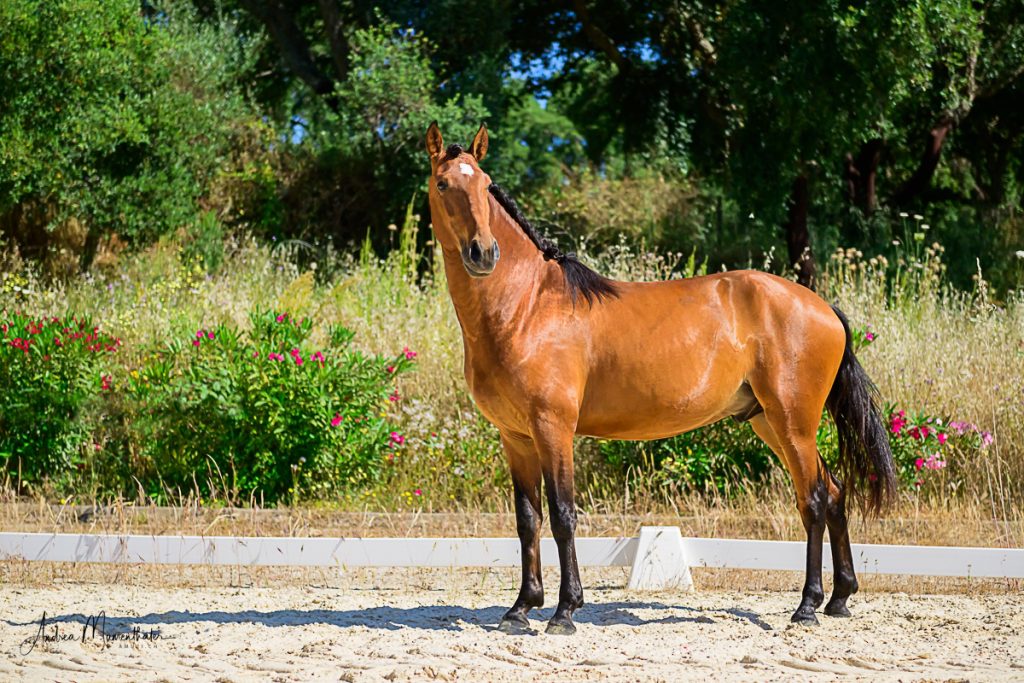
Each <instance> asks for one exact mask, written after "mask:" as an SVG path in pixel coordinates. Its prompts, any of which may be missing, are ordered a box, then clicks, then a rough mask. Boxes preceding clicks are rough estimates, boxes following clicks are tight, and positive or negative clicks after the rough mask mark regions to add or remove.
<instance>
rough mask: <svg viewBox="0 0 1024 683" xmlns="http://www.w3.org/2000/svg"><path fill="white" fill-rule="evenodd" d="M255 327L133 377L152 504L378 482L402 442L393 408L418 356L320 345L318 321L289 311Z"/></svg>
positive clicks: (220, 333)
mask: <svg viewBox="0 0 1024 683" xmlns="http://www.w3.org/2000/svg"><path fill="white" fill-rule="evenodd" d="M251 321H252V331H251V332H250V333H248V334H242V333H240V332H239V331H238V330H237V329H234V328H233V327H230V326H225V325H222V326H219V327H216V328H212V329H206V328H204V329H200V330H197V331H195V332H194V333H192V334H190V335H189V336H188V338H186V339H176V340H173V341H171V342H168V343H167V344H166V345H165V347H164V348H163V349H161V350H160V351H159V352H158V353H157V354H156V357H157V360H156V361H155V362H151V363H149V364H147V365H145V366H144V367H142V368H141V369H140V370H139V371H138V372H137V373H133V377H134V379H133V380H132V394H133V397H134V400H135V401H136V402H137V403H136V408H137V410H138V412H139V417H138V419H137V420H136V421H135V426H134V429H136V430H137V431H138V432H140V434H139V436H140V437H141V438H139V439H138V441H139V442H140V443H141V444H143V456H144V457H145V458H146V460H147V462H146V463H145V464H146V466H147V469H148V470H149V472H148V474H149V478H148V481H149V482H150V484H151V485H150V488H151V492H152V495H159V494H160V493H161V491H162V489H163V488H165V487H168V486H169V487H172V488H173V487H184V488H189V489H191V488H193V487H198V488H199V489H200V490H201V491H203V492H204V493H206V492H208V491H209V490H210V489H212V488H215V487H220V488H221V490H222V492H223V493H230V494H231V495H233V496H235V497H238V496H246V497H247V496H250V495H256V496H262V497H263V499H264V500H265V501H267V502H272V501H276V500H279V499H282V498H284V497H286V496H291V497H298V496H299V495H302V496H305V497H324V496H326V495H328V494H331V493H333V492H336V491H342V490H344V489H346V488H350V487H352V486H354V485H359V484H364V483H366V482H368V481H372V480H375V479H376V478H377V477H378V476H379V474H380V472H381V469H382V466H383V464H384V463H385V462H386V461H387V459H388V458H389V457H390V456H392V454H393V453H394V452H395V451H396V450H400V449H401V448H402V446H403V443H404V438H403V437H402V436H401V435H400V434H399V433H398V431H397V430H396V428H395V427H394V426H392V424H391V422H390V418H389V407H390V406H392V405H393V404H394V402H396V401H398V400H399V398H400V397H399V394H398V391H397V389H396V387H395V380H396V378H397V377H398V376H399V375H400V374H401V373H403V372H405V371H407V370H408V369H410V368H411V367H412V364H413V362H414V359H415V356H416V354H415V353H414V352H412V351H410V350H408V349H404V350H403V352H402V353H400V354H398V355H396V356H395V357H393V358H383V357H378V356H368V355H365V354H363V353H361V352H359V351H357V350H355V349H352V348H351V347H350V341H351V340H352V336H353V333H352V332H351V331H349V330H347V329H345V328H342V327H335V328H332V329H331V330H330V332H329V339H328V340H327V342H326V344H324V345H323V346H322V347H321V346H317V345H315V344H313V343H312V340H311V339H310V333H311V330H312V323H311V321H310V320H308V319H304V320H293V319H292V318H291V317H290V316H289V315H288V314H287V313H269V312H257V313H254V314H252V315H251ZM158 482H159V483H158Z"/></svg>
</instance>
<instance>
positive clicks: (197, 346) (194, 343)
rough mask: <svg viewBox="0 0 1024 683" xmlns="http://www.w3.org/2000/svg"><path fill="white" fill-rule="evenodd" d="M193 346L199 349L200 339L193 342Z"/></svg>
mask: <svg viewBox="0 0 1024 683" xmlns="http://www.w3.org/2000/svg"><path fill="white" fill-rule="evenodd" d="M192 346H195V347H196V348H199V340H198V339H193V340H192Z"/></svg>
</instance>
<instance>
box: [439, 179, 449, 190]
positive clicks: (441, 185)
mask: <svg viewBox="0 0 1024 683" xmlns="http://www.w3.org/2000/svg"><path fill="white" fill-rule="evenodd" d="M447 189H448V183H446V182H445V181H443V180H438V181H437V191H438V192H444V191H445V190H447Z"/></svg>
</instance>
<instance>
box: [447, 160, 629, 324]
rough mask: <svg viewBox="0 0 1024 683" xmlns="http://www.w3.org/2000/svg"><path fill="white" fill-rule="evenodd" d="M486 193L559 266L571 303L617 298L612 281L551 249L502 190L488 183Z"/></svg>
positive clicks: (570, 254) (545, 258)
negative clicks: (580, 300) (581, 297)
mask: <svg viewBox="0 0 1024 683" xmlns="http://www.w3.org/2000/svg"><path fill="white" fill-rule="evenodd" d="M452 147H458V145H452ZM452 147H449V148H448V151H447V154H448V156H449V157H451V156H452V154H451V153H452V151H453V150H452ZM461 151H462V150H461V148H459V152H460V153H461ZM456 156H458V155H456ZM487 190H488V191H489V192H490V193H491V196H492V197H494V199H495V200H497V202H498V204H500V205H501V208H503V209H505V212H506V213H507V214H508V215H509V217H510V218H511V219H512V221H513V222H514V223H515V224H516V225H518V226H519V227H520V228H521V229H522V231H523V232H524V233H526V236H527V237H529V238H530V241H531V242H533V244H534V246H536V247H537V249H539V250H540V252H541V253H542V254H543V255H544V260H545V261H554V262H555V263H557V264H558V265H559V266H561V267H562V274H563V275H565V284H566V286H567V287H568V288H569V296H571V297H572V300H573V303H576V298H577V297H578V296H579V295H581V294H582V295H583V298H585V299H586V300H587V303H588V304H590V305H591V306H593V305H594V299H597V300H598V301H600V300H601V299H604V298H605V297H607V298H616V297H618V296H619V290H618V286H617V285H616V283H615V282H613V281H612V280H609V279H608V278H606V277H604V276H603V275H600V274H598V273H596V272H594V271H593V270H591V269H590V268H588V267H587V266H585V265H583V263H582V262H580V260H579V259H578V258H577V257H576V254H574V253H572V252H570V253H568V254H566V253H563V252H562V251H560V250H559V249H558V247H557V246H555V244H554V242H552V241H550V240H548V239H546V238H545V237H542V236H541V235H540V233H538V232H537V229H536V228H534V227H533V225H532V224H531V223H530V221H529V220H527V218H526V216H524V215H523V212H522V211H521V210H520V208H519V205H518V204H516V202H515V200H514V199H512V197H510V196H508V194H507V193H506V192H505V190H503V189H502V188H501V187H499V186H498V185H496V184H494V183H491V185H490V187H488V188H487Z"/></svg>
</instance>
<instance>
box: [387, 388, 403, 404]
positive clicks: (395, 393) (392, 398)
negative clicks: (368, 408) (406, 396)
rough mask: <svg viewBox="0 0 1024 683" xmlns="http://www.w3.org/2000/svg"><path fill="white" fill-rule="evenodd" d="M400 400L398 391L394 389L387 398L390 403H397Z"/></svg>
mask: <svg viewBox="0 0 1024 683" xmlns="http://www.w3.org/2000/svg"><path fill="white" fill-rule="evenodd" d="M401 398H402V397H401V396H399V395H398V389H395V390H394V391H393V392H391V395H390V396H388V400H389V401H391V402H392V403H398V401H400V400H401Z"/></svg>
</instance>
